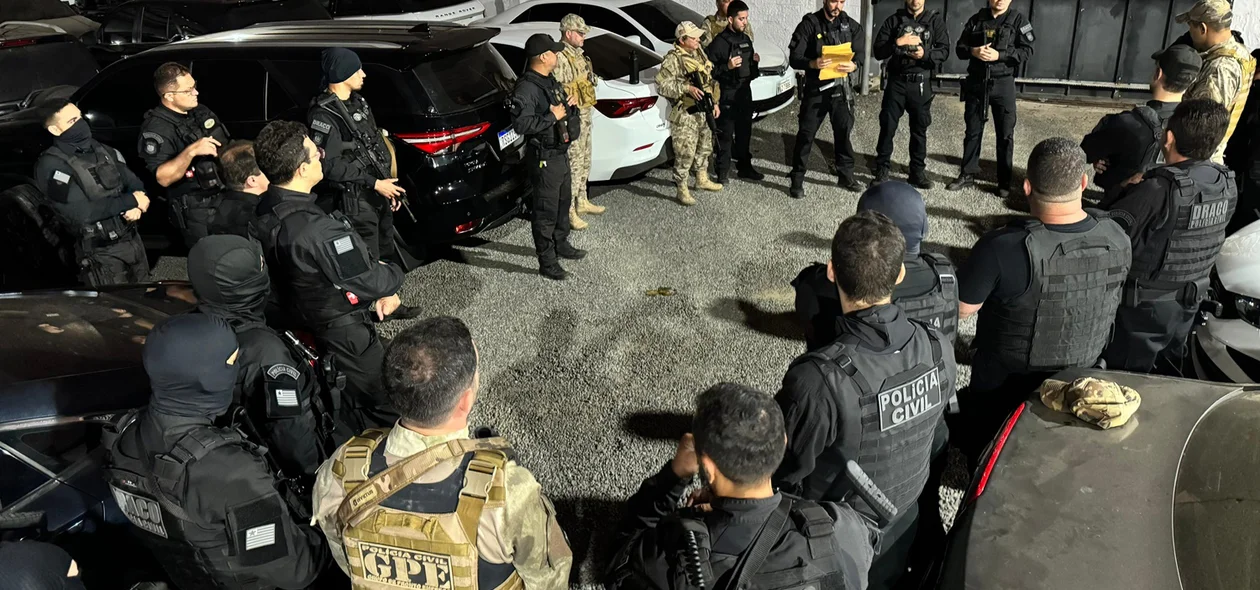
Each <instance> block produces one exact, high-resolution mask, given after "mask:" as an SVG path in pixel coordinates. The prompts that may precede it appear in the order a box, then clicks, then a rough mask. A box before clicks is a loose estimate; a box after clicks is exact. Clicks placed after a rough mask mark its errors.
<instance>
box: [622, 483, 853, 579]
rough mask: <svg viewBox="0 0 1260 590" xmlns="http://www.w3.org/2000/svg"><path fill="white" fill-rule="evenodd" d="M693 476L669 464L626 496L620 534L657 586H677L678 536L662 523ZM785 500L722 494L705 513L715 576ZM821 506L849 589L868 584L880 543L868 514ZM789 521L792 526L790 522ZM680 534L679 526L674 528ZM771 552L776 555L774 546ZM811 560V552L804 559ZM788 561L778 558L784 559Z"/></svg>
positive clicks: (641, 570) (640, 569) (633, 561)
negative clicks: (874, 537) (671, 536)
mask: <svg viewBox="0 0 1260 590" xmlns="http://www.w3.org/2000/svg"><path fill="white" fill-rule="evenodd" d="M689 483H690V480H683V479H679V478H678V476H677V475H674V472H673V470H672V469H671V468H670V465H669V463H666V464H665V466H664V467H662V468H661V470H660V471H659V472H657V473H656V475H653V476H652V477H649V478H648V479H646V480H644V481H643V483H642V484H641V485H640V486H639V491H638V492H636V493H635V494H634V495H633V496H631V497H630V499H629V500H628V501H626V517H625V519H624V520H623V522H622V526H621V529H620V533H621V536H622V538H623V539H625V542H626V543H628V544H629V547H630V548H629V550H628V551H627V552H626V553H625V554H626V555H627V556H629V558H630V560H631V563H630V567H632V568H633V569H634V570H635V571H636V572H637V573H638V574H639V575H640V576H641V577H642V578H646V579H647V580H650V581H652V582H653V585H652V586H649V587H653V588H661V589H664V588H671V587H673V586H672V584H671V583H670V582H671V579H672V578H671V576H672V574H673V569H672V568H671V567H670V565H669V561H670V560H672V559H674V558H675V554H674V553H673V552H672V551H670V549H669V548H670V547H673V546H676V545H677V544H678V540H677V539H668V538H665V537H666V536H667V535H666V534H665V532H664V531H661V530H660V529H658V528H657V525H658V524H659V523H660V521H661V519H662V518H664V517H666V516H668V515H670V514H672V513H673V512H675V511H676V507H677V506H678V505H679V503H680V502H681V501H682V499H683V494H684V493H685V492H686V490H687V486H688V484H689ZM781 499H782V496H781V495H780V494H775V495H773V496H771V497H769V498H760V499H737V498H718V499H716V500H714V501H713V502H712V503H711V504H710V506H711V507H712V508H713V510H712V511H711V512H708V513H705V514H704V522H705V524H706V525H707V526H708V529H709V545H710V547H711V548H712V554H711V556H710V558H709V562H710V563H711V564H713V565H714V572H713V574H714V576H715V577H718V578H721V577H722V574H723V573H725V572H726V571H729V570H730V569H731V567H733V566H734V564H735V561H736V558H737V557H738V556H739V555H741V554H743V553H744V552H745V551H747V550H748V548H749V547H750V546H751V545H752V542H753V540H754V539H755V538H756V537H757V533H758V532H760V530H761V527H762V525H763V524H764V523H765V522H766V520H767V519H768V518H770V515H771V514H772V513H773V512H774V510H775V508H777V507H778V506H779V503H780V501H781ZM819 504H820V505H822V506H823V507H824V509H826V510H827V511H828V513H829V514H831V515H832V516H834V517H835V518H836V520H835V525H834V528H833V529H832V530H833V536H832V539H833V542H834V545H833V547H834V548H835V549H836V550H838V551H839V552H840V556H841V560H842V561H843V562H844V567H843V569H842V571H841V572H840V573H841V576H842V579H843V581H844V586H843V587H844V588H865V587H866V580H867V571H868V570H869V569H870V564H871V560H872V558H873V557H874V547H873V546H872V545H871V542H870V532H869V529H868V528H867V526H866V525H865V524H864V522H863V520H862V517H861V516H859V515H858V514H857V513H856V512H855V511H853V509H851V508H849V507H848V506H837V505H835V504H833V503H830V502H819ZM788 526H792V524H791V523H790V522H789V524H788ZM673 532H674V533H677V531H673ZM771 555H772V556H774V552H773V549H772V550H771ZM801 558H803V559H806V560H808V559H809V556H808V555H802V556H798V559H801ZM784 561H786V560H783V559H778V560H775V562H777V563H782V562H784Z"/></svg>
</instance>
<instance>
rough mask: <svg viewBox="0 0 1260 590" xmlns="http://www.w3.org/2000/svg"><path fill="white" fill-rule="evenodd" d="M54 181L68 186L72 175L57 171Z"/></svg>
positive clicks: (54, 173)
mask: <svg viewBox="0 0 1260 590" xmlns="http://www.w3.org/2000/svg"><path fill="white" fill-rule="evenodd" d="M53 180H54V181H56V182H60V183H61V184H66V183H68V182H70V175H69V174H66V173H65V172H62V171H60V170H56V171H54V172H53Z"/></svg>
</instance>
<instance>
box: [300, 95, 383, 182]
mask: <svg viewBox="0 0 1260 590" xmlns="http://www.w3.org/2000/svg"><path fill="white" fill-rule="evenodd" d="M350 104H351V106H352V107H353V108H348V107H346V104H345V102H343V101H342V100H341V99H339V98H337V95H336V94H333V93H331V92H325V93H323V94H321V95H319V96H317V97H315V99H314V100H312V101H311V107H310V110H309V112H308V113H307V119H308V120H310V121H314V117H313V115H314V114H315V112H317V111H319V112H326V113H331V114H332V119H333V121H334V122H336V124H337V128H338V130H339V131H340V132H341V137H342V138H343V139H344V140H346V141H347V142H353V143H354V144H355V147H354V148H352V150H354V152H353V153H351V154H347V155H349V156H351V157H353V158H357V159H358V160H360V162H361V163H362V165H363V166H364V168H365V169H366V170H367V171H368V172H369V173H371V174H376V175H383V176H381V177H382V178H389V177H390V163H391V162H392V160H393V158H392V157H391V156H390V153H389V148H388V147H386V146H385V139H384V137H382V136H381V132H380V128H379V127H377V126H376V117H375V116H374V115H373V114H372V110H371V107H369V106H368V103H367V101H366V100H364V99H363V97H362V96H360V95H359V93H357V92H353V93H351V94H350ZM311 128H312V129H315V126H314V123H312V127H311Z"/></svg>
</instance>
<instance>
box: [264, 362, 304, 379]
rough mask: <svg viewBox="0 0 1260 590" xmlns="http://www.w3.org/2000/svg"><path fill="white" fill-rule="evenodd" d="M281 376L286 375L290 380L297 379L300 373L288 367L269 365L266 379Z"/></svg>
mask: <svg viewBox="0 0 1260 590" xmlns="http://www.w3.org/2000/svg"><path fill="white" fill-rule="evenodd" d="M281 375H287V376H289V377H290V378H293V379H297V378H298V376H299V375H300V373H298V370H297V369H295V368H293V367H290V366H289V365H282V364H281V365H271V366H270V367H267V377H269V378H271V379H275V378H277V377H279V376H281Z"/></svg>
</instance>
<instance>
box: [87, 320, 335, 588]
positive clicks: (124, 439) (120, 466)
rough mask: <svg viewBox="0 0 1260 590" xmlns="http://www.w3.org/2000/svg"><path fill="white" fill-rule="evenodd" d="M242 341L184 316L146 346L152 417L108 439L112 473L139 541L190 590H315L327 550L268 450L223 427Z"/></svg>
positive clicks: (126, 423) (117, 429)
mask: <svg viewBox="0 0 1260 590" xmlns="http://www.w3.org/2000/svg"><path fill="white" fill-rule="evenodd" d="M238 356H239V352H238V350H237V342H236V335H235V334H233V333H232V328H231V327H230V326H228V324H227V322H225V321H223V320H222V319H221V318H217V317H214V316H209V315H203V314H187V315H179V316H174V317H171V318H168V319H165V320H162V322H160V323H158V325H157V326H154V328H153V330H152V331H151V332H150V333H149V335H148V338H147V340H146V342H145V345H144V352H143V357H144V370H145V372H146V373H148V375H149V382H150V384H151V386H152V390H153V393H152V395H151V397H150V398H149V406H148V407H147V408H144V409H141V410H135V411H132V412H130V413H128V414H126V415H124V416H123V417H122V418H120V419H119V421H118V422H117V423H116V424H114V425H113V427H112V428H106V431H105V433H104V435H103V436H102V444H103V446H104V447H105V449H106V457H105V465H104V472H105V478H106V481H107V482H108V483H109V487H110V489H111V491H112V492H113V495H114V499H115V500H116V501H117V502H118V507H119V508H120V509H122V512H123V514H124V515H126V517H127V519H128V520H130V521H131V523H132V524H133V525H135V526H134V528H133V529H132V531H133V533H134V534H135V536H136V537H138V538H139V539H140V541H141V542H142V543H143V544H144V545H145V546H146V547H147V548H148V549H149V550H150V551H151V552H152V553H154V554H155V555H156V556H158V557H159V561H160V562H161V563H162V567H163V568H164V569H165V570H166V573H167V574H168V575H169V576H170V579H171V580H173V581H175V582H176V583H177V584H179V587H180V588H184V589H238V588H239V589H246V588H248V589H254V588H305V587H306V586H307V585H309V584H310V583H312V582H313V581H314V580H315V577H316V575H317V574H318V573H319V571H320V569H321V566H322V563H321V562H322V561H323V555H324V543H323V540H322V539H321V538H320V536H319V534H318V533H316V532H315V531H314V530H313V529H311V528H310V527H309V526H307V524H306V523H305V522H302V518H301V517H300V516H297V515H295V514H294V512H293V510H294V508H295V507H297V508H304V507H301V506H296V505H295V504H289V505H286V503H289V502H292V499H286V498H284V497H282V495H281V493H280V492H277V489H278V488H279V487H281V486H280V483H279V482H278V481H277V480H276V478H275V477H274V475H273V474H272V473H271V472H270V471H269V468H268V465H267V462H266V461H265V460H264V456H263V453H264V452H265V451H264V450H263V449H261V448H260V447H259V446H258V445H257V444H255V442H252V441H249V440H246V439H245V438H244V437H242V435H241V433H240V432H238V431H236V430H231V429H227V428H216V427H215V426H214V425H213V422H214V420H215V419H216V418H218V417H219V416H221V415H223V414H224V413H226V412H227V411H228V408H229V406H231V404H232V387H233V385H234V384H235V383H236V379H237V373H238V371H239V369H240V365H238V364H237V363H236V361H237V357H238Z"/></svg>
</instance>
